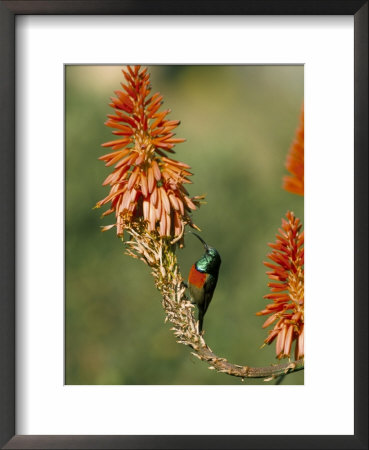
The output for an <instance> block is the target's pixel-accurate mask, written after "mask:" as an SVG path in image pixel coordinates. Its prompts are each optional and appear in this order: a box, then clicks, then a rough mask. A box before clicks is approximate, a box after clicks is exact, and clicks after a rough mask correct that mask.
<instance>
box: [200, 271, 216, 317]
mask: <svg viewBox="0 0 369 450" xmlns="http://www.w3.org/2000/svg"><path fill="white" fill-rule="evenodd" d="M217 281H218V279H217V278H215V277H213V275H210V274H208V276H207V279H206V282H205V284H204V303H203V306H202V311H203V314H205V313H206V310H207V309H208V306H209V304H210V302H211V299H212V298H213V294H214V290H215V287H216V285H217Z"/></svg>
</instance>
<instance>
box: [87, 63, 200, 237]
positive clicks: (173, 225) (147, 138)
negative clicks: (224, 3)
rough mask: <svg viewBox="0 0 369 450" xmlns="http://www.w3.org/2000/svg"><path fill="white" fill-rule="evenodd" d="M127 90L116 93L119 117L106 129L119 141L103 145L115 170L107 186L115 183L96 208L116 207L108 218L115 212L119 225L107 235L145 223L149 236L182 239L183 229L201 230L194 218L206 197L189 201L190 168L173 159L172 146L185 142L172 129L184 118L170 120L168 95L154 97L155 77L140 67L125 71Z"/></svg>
mask: <svg viewBox="0 0 369 450" xmlns="http://www.w3.org/2000/svg"><path fill="white" fill-rule="evenodd" d="M122 72H123V75H124V78H125V83H121V85H122V88H123V91H115V94H116V97H112V98H111V100H112V103H110V106H111V107H112V108H114V111H115V114H111V115H108V119H109V120H108V121H107V122H105V125H106V126H108V127H111V128H113V129H114V131H113V134H115V135H117V136H118V139H116V140H113V141H110V142H106V143H105V144H102V146H103V147H110V148H111V149H112V150H113V151H112V152H111V153H108V154H106V155H104V156H101V157H100V158H99V159H101V160H103V161H105V165H106V166H107V167H110V166H114V170H113V172H112V173H111V174H110V175H109V176H108V177H107V178H106V180H105V181H104V183H103V185H110V186H111V189H110V193H109V195H108V196H107V197H105V198H104V199H103V200H100V201H99V202H98V203H97V205H96V207H100V206H102V205H104V204H106V203H109V202H110V203H111V205H110V209H108V210H107V211H105V212H104V213H103V216H106V215H108V214H111V213H113V212H115V216H116V223H114V224H112V225H108V226H105V227H103V231H106V230H108V229H110V228H112V227H114V226H116V227H117V235H118V236H123V232H124V229H125V228H128V227H129V226H130V225H131V224H132V223H133V222H134V221H135V220H143V221H144V223H145V224H146V227H147V230H148V231H149V232H157V233H158V234H159V235H160V236H162V237H163V236H168V237H171V238H174V240H175V241H178V240H180V239H181V238H182V236H183V232H184V226H185V225H186V224H189V225H191V226H193V227H195V228H196V226H195V225H194V224H193V223H192V220H191V218H190V216H189V213H190V212H191V210H195V209H196V208H197V207H198V206H199V203H200V200H201V199H202V198H203V197H200V196H197V197H193V198H190V196H189V193H188V191H187V189H186V188H185V186H184V185H185V184H188V183H191V181H190V180H189V178H188V177H189V176H190V175H192V174H191V172H189V169H190V166H188V165H187V164H185V163H183V162H179V161H176V160H174V159H172V158H169V157H168V153H169V154H172V153H175V152H174V150H173V148H174V146H175V145H176V144H179V143H181V142H184V141H185V139H181V138H176V137H175V135H174V133H173V130H174V129H175V128H176V127H177V126H178V125H179V123H180V122H179V120H168V118H167V115H168V114H169V113H170V110H169V109H166V110H164V111H160V107H161V105H162V103H163V102H162V100H163V97H162V96H161V95H160V94H159V93H155V94H154V95H152V96H150V91H151V86H150V74H149V73H148V71H147V69H146V68H145V69H142V68H141V67H140V66H133V67H130V66H127V68H126V70H122Z"/></svg>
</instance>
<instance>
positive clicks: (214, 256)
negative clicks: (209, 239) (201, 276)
mask: <svg viewBox="0 0 369 450" xmlns="http://www.w3.org/2000/svg"><path fill="white" fill-rule="evenodd" d="M191 234H194V235H195V236H196V237H197V238H198V239H199V240H200V241H201V242H202V243H203V245H204V248H205V253H204V255H203V256H202V257H201V258H200V259H199V260H198V261H197V262H196V269H197V270H199V271H200V272H205V273H210V274H211V275H214V276H215V277H217V276H218V272H219V267H220V264H221V262H222V260H221V259H220V255H219V253H218V251H217V250H216V249H215V248H214V247H210V245H208V244H207V243H206V242H205V241H204V240H203V239H202V238H201V237H200V236H199V235H198V234H196V233H193V232H191Z"/></svg>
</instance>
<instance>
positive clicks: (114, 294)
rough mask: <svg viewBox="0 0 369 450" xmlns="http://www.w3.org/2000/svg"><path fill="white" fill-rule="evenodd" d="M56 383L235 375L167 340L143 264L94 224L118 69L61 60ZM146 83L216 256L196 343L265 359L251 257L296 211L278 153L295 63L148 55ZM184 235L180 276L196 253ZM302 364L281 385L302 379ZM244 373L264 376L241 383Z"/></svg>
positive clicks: (260, 288) (288, 132)
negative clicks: (170, 62)
mask: <svg viewBox="0 0 369 450" xmlns="http://www.w3.org/2000/svg"><path fill="white" fill-rule="evenodd" d="M65 70H66V76H65V93H66V248H65V257H66V306H65V313H66V318H65V337H66V343H65V383H66V384H78V385H79V384H83V385H88V384H104V385H107V384H178V385H183V384H222V385H224V384H235V385H240V384H241V381H240V379H238V378H234V377H231V376H229V375H224V374H218V373H216V372H215V371H210V370H208V368H207V364H206V363H203V362H201V361H199V360H198V359H197V358H195V357H193V356H192V355H191V353H190V349H189V348H187V347H185V346H183V345H180V344H177V343H176V342H175V338H174V335H173V333H172V331H170V325H169V324H164V312H163V310H162V307H161V303H160V300H161V298H160V295H159V292H158V291H156V289H155V287H154V284H153V279H152V277H151V275H150V273H149V269H148V268H147V266H145V265H144V264H143V263H142V262H140V261H137V260H133V259H132V258H130V257H128V256H126V255H124V246H123V244H122V243H121V241H120V240H119V239H118V238H117V237H116V236H115V230H114V229H113V230H111V231H108V232H105V233H101V232H100V226H101V225H107V224H110V223H113V215H111V216H108V217H106V218H104V219H101V218H100V215H101V213H102V212H103V211H104V210H105V209H107V208H102V209H100V210H99V209H98V210H96V209H95V210H94V209H92V208H93V206H94V205H95V203H96V202H97V201H98V200H100V199H102V198H103V197H105V196H106V195H107V193H108V190H109V188H108V187H102V185H101V184H102V182H103V180H104V179H105V177H106V176H107V174H108V173H109V168H106V167H105V166H104V164H103V162H101V161H98V157H99V156H101V155H103V154H104V153H107V151H106V150H104V149H102V148H101V147H100V144H101V143H103V142H106V141H108V140H111V139H113V137H112V135H111V129H109V128H107V127H105V126H104V125H103V123H104V121H105V119H106V115H107V114H110V113H112V112H113V110H112V109H111V108H110V107H109V106H108V102H109V99H110V96H112V95H114V94H113V91H114V90H116V89H120V82H121V81H123V76H122V74H121V67H120V66H66V69H65ZM149 71H150V73H151V84H152V87H153V89H152V92H153V93H154V92H158V91H159V92H160V93H161V94H162V95H163V96H164V108H170V109H171V110H172V113H171V114H170V115H169V118H170V119H179V120H181V125H180V126H179V127H178V129H177V136H178V137H185V138H186V139H187V142H185V143H183V144H179V145H177V147H176V158H177V159H178V160H180V161H184V162H186V163H188V164H190V165H191V167H192V170H193V173H194V176H193V177H192V180H193V185H190V193H191V195H199V194H206V199H207V204H206V205H203V206H202V207H201V208H200V210H199V211H196V212H195V213H194V216H193V217H194V222H195V223H196V224H197V225H199V226H200V228H201V229H202V236H203V238H204V239H205V240H206V241H207V242H208V243H209V244H210V245H212V246H214V247H216V248H217V249H218V251H219V252H220V254H221V257H222V266H221V270H220V276H219V281H218V286H217V289H216V291H215V294H214V297H213V300H212V303H211V305H210V307H209V309H208V312H207V314H206V317H205V322H204V327H205V331H206V335H205V338H206V341H207V343H208V345H209V346H210V347H211V349H212V350H213V351H215V353H216V354H218V355H219V356H223V357H226V358H227V359H228V360H229V361H231V362H233V363H237V364H247V365H254V366H261V365H269V364H271V363H276V362H277V360H276V359H275V353H274V352H275V344H272V345H271V346H270V347H267V348H263V349H260V346H261V344H262V343H263V340H264V339H265V337H266V335H267V331H266V330H263V329H262V328H261V325H262V323H263V321H264V320H265V318H264V317H258V316H256V315H255V313H256V312H257V311H259V310H261V309H263V307H264V305H265V304H266V301H265V300H263V295H265V294H266V293H268V288H267V281H268V279H267V276H266V275H265V271H266V268H265V267H264V266H263V261H265V260H266V255H267V253H268V247H267V243H268V242H272V241H274V238H275V233H276V232H277V229H278V227H279V226H280V223H281V218H282V217H283V216H284V214H285V213H286V211H287V210H292V211H294V212H295V214H296V215H297V216H298V217H300V218H301V219H302V220H303V198H302V197H300V196H297V195H294V194H290V193H288V192H285V191H284V190H283V189H282V187H281V186H282V177H283V176H284V175H285V174H286V173H287V172H286V169H285V167H284V162H285V159H286V155H287V152H288V149H289V147H290V145H291V142H292V140H293V138H294V134H295V130H296V127H297V125H298V120H299V114H300V110H301V105H302V102H303V95H304V74H303V66H150V67H149ZM202 250H203V249H202V246H201V245H200V243H199V242H198V240H197V239H196V238H193V237H191V236H188V237H187V238H186V247H185V248H184V249H183V250H181V251H180V252H179V261H180V265H181V271H182V274H183V275H184V276H185V277H187V274H188V271H189V268H190V266H191V265H192V264H193V262H195V260H197V259H198V258H199V257H200V256H201V254H202ZM303 380H304V378H303V372H298V373H296V374H291V375H289V376H287V377H285V379H284V380H283V382H282V384H303ZM244 384H265V383H264V382H263V381H262V380H246V381H245V383H244Z"/></svg>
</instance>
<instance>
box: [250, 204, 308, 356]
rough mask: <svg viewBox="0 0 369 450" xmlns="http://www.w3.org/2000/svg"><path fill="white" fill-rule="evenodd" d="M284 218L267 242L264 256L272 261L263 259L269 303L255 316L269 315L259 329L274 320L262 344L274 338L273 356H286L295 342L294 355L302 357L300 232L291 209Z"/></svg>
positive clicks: (302, 296) (301, 245)
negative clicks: (272, 241) (274, 349)
mask: <svg viewBox="0 0 369 450" xmlns="http://www.w3.org/2000/svg"><path fill="white" fill-rule="evenodd" d="M286 218H287V220H285V219H282V227H281V228H280V229H279V230H278V231H279V234H277V235H276V237H277V239H276V242H275V243H274V244H268V245H269V246H270V247H271V248H272V249H273V251H272V253H270V254H269V255H268V257H269V258H270V259H271V260H272V261H273V263H270V262H264V265H265V266H267V267H269V268H270V269H272V270H271V271H270V272H267V275H268V276H269V278H270V279H271V280H272V281H271V282H270V283H268V286H269V287H270V290H271V293H270V294H267V295H265V296H264V298H266V299H268V300H271V301H272V303H270V304H269V305H267V306H266V308H265V309H264V310H262V311H260V312H258V313H257V315H260V316H261V315H269V314H270V317H268V319H267V320H266V321H265V322H264V324H263V328H266V327H268V326H269V325H271V324H272V323H273V322H276V323H275V325H274V328H273V329H272V330H270V331H269V335H268V337H267V338H266V339H265V341H264V343H265V344H271V343H272V342H273V341H274V340H275V339H276V355H277V358H278V359H281V358H284V357H290V354H291V347H292V343H293V341H296V346H295V358H296V359H300V358H302V357H303V356H304V232H303V231H301V227H302V224H301V222H300V220H299V219H297V218H296V217H295V216H294V214H293V213H292V212H287V214H286Z"/></svg>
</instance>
